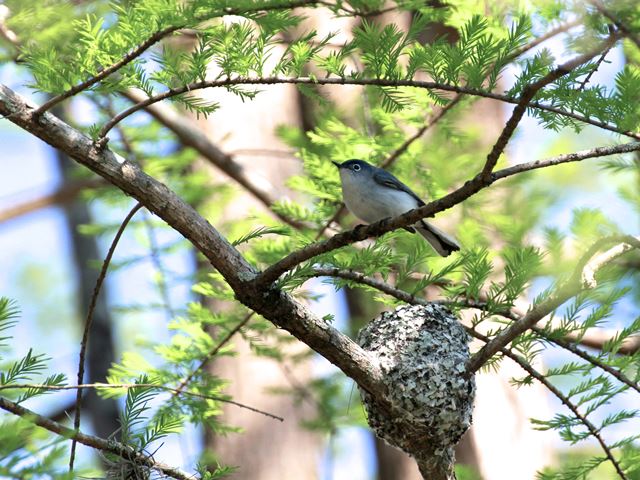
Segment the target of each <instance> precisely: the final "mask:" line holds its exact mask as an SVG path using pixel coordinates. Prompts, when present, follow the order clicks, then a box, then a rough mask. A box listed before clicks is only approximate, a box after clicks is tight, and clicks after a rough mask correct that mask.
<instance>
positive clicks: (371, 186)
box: [332, 160, 460, 257]
mask: <svg viewBox="0 0 640 480" xmlns="http://www.w3.org/2000/svg"><path fill="white" fill-rule="evenodd" d="M332 163H333V164H334V165H335V166H336V167H338V170H339V171H340V181H341V182H342V197H343V199H344V203H345V205H346V206H347V208H348V209H349V211H350V212H351V213H353V214H354V215H355V216H356V217H358V218H359V219H360V220H362V221H365V222H367V223H374V222H377V221H378V220H382V219H383V218H389V217H397V216H398V215H402V214H403V213H405V212H408V211H409V210H413V209H414V208H418V207H420V206H422V205H424V202H423V201H422V200H420V197H418V196H417V195H416V194H415V193H413V191H412V190H411V189H410V188H409V187H407V186H406V185H405V184H404V183H402V182H401V181H400V180H398V179H397V178H396V177H394V176H393V175H391V174H390V173H389V172H387V171H386V170H383V169H381V168H377V167H374V166H373V165H370V164H368V163H367V162H365V161H364V160H347V161H346V162H344V163H337V162H332ZM405 228H406V229H407V230H409V231H410V232H412V233H415V232H416V230H417V231H418V233H420V235H422V236H423V237H424V238H425V239H426V240H427V241H428V242H429V243H430V244H431V246H432V247H433V248H434V249H435V251H436V252H438V253H439V254H440V255H441V256H443V257H446V256H447V255H449V254H451V252H455V251H457V250H460V245H458V242H457V241H456V240H455V239H454V238H452V237H451V236H449V235H447V234H446V233H444V232H443V231H442V230H440V229H438V228H436V227H434V226H433V225H431V224H429V223H427V222H425V221H424V220H420V221H419V222H417V223H415V224H414V225H413V226H412V227H405Z"/></svg>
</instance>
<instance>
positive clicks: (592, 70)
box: [578, 45, 613, 92]
mask: <svg viewBox="0 0 640 480" xmlns="http://www.w3.org/2000/svg"><path fill="white" fill-rule="evenodd" d="M612 47H613V45H612V46H611V47H609V48H607V49H606V50H605V51H604V52H602V55H600V58H599V59H598V61H597V62H596V63H595V64H594V65H593V68H592V69H591V71H590V72H589V73H588V74H587V76H586V77H584V80H582V82H580V86H579V87H578V91H579V92H582V91H583V90H584V89H585V88H586V86H587V83H589V80H591V77H593V75H594V74H595V73H596V72H597V71H598V69H599V68H600V65H602V62H604V59H605V58H606V56H607V54H608V53H609V52H610V51H611V48H612Z"/></svg>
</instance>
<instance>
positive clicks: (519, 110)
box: [480, 33, 620, 179]
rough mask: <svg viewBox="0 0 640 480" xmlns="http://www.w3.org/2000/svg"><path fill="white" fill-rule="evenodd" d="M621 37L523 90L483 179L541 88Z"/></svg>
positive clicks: (489, 172) (560, 67) (565, 64)
mask: <svg viewBox="0 0 640 480" xmlns="http://www.w3.org/2000/svg"><path fill="white" fill-rule="evenodd" d="M619 38H620V36H619V35H617V34H615V33H613V34H611V35H610V36H609V38H607V39H606V40H605V41H604V42H603V43H601V44H600V45H598V46H597V47H596V48H595V49H593V50H591V51H589V52H586V53H583V54H582V55H578V56H577V57H575V58H572V59H571V60H569V61H567V62H565V63H563V64H562V65H559V66H558V67H556V68H554V69H553V70H552V71H550V72H549V73H547V74H546V75H545V76H544V77H542V78H541V79H539V80H536V81H535V82H533V83H530V84H529V85H527V86H526V87H525V88H524V89H523V90H522V94H521V96H520V99H519V100H518V103H517V104H516V106H515V108H514V109H513V112H512V113H511V117H510V118H509V120H507V123H506V125H505V127H504V128H503V129H502V132H501V133H500V136H499V137H498V139H497V140H496V142H495V143H494V145H493V147H492V149H491V151H490V152H489V154H488V155H487V160H486V162H485V164H484V167H483V168H482V172H481V174H480V176H481V178H483V179H488V178H490V176H491V173H492V172H493V169H494V167H495V166H496V163H498V159H499V158H500V156H501V155H502V153H503V152H504V149H505V148H506V146H507V143H508V142H509V140H510V139H511V136H512V135H513V134H514V132H515V130H516V128H517V126H518V124H519V123H520V120H522V118H523V117H524V115H525V113H526V112H527V108H528V104H529V102H531V100H533V98H534V97H535V96H536V95H537V93H538V92H539V91H540V90H541V89H543V88H544V87H546V86H547V85H549V84H550V83H553V82H554V81H556V80H558V79H560V78H562V77H563V76H565V75H567V74H569V73H571V72H572V71H573V70H575V69H576V68H578V67H579V66H580V65H583V64H584V63H586V62H588V61H590V60H591V59H592V58H593V57H595V56H596V55H599V54H601V53H602V52H603V51H607V50H609V49H610V48H611V46H613V45H614V44H615V43H616V42H617V41H618V40H619Z"/></svg>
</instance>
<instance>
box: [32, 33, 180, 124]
mask: <svg viewBox="0 0 640 480" xmlns="http://www.w3.org/2000/svg"><path fill="white" fill-rule="evenodd" d="M183 27H184V25H172V26H170V27H167V28H164V29H162V30H158V31H157V32H155V33H154V34H153V35H151V36H150V37H149V38H147V39H146V40H145V41H144V42H142V43H141V44H140V45H138V46H137V47H136V48H134V49H133V50H131V51H130V52H129V53H127V54H126V55H125V56H124V57H122V58H121V59H120V60H118V61H117V62H116V63H114V64H112V65H111V66H109V67H107V68H105V69H103V70H101V71H100V73H98V74H96V75H94V76H93V77H91V78H89V79H87V80H85V81H84V82H81V83H79V84H77V85H75V86H73V87H71V88H70V89H69V90H67V91H66V92H63V93H61V94H60V95H56V96H55V97H53V98H51V99H50V100H48V101H47V102H45V103H43V104H42V105H40V107H39V108H38V109H37V110H35V111H34V112H33V114H34V115H35V116H36V117H38V116H40V115H42V114H43V113H44V112H46V111H47V110H49V109H51V108H53V107H55V106H56V105H58V104H59V103H60V102H62V101H63V100H66V99H67V98H69V97H72V96H73V95H76V94H78V93H80V92H82V91H83V90H86V89H88V88H91V87H92V86H93V85H95V84H96V83H98V82H99V81H101V80H103V79H105V78H107V77H108V76H109V75H111V74H112V73H115V72H117V71H118V70H120V69H121V68H122V67H124V66H126V65H128V64H129V63H131V62H132V61H133V60H135V59H136V58H138V57H139V56H140V55H142V54H143V53H144V52H145V51H146V50H147V49H149V48H150V47H151V46H153V45H155V44H156V43H157V42H159V41H160V40H162V39H163V38H165V37H166V36H168V35H170V34H172V33H173V32H175V31H176V30H180V29H181V28H183Z"/></svg>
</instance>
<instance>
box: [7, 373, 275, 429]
mask: <svg viewBox="0 0 640 480" xmlns="http://www.w3.org/2000/svg"><path fill="white" fill-rule="evenodd" d="M100 388H103V389H110V388H124V389H127V390H128V389H131V388H149V389H155V390H163V391H165V392H172V393H173V394H174V395H187V396H190V397H196V398H202V399H204V400H214V401H216V402H222V403H229V404H231V405H235V406H237V407H240V408H244V409H245V410H251V411H252V412H255V413H259V414H260V415H264V416H266V417H270V418H273V419H274V420H280V421H281V422H284V418H282V417H279V416H278V415H274V414H273V413H269V412H265V411H264V410H260V409H259V408H255V407H251V406H249V405H245V404H243V403H240V402H236V401H235V400H231V399H229V398H225V397H219V396H216V395H205V394H204V393H198V392H191V391H188V390H182V389H180V390H179V389H178V388H173V387H167V386H165V385H158V384H157V383H99V382H98V383H83V384H80V385H44V384H36V383H34V384H31V383H21V384H12V385H0V390H27V389H39V390H52V391H56V390H87V389H96V390H97V389H100ZM75 409H76V410H77V407H76V408H75Z"/></svg>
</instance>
